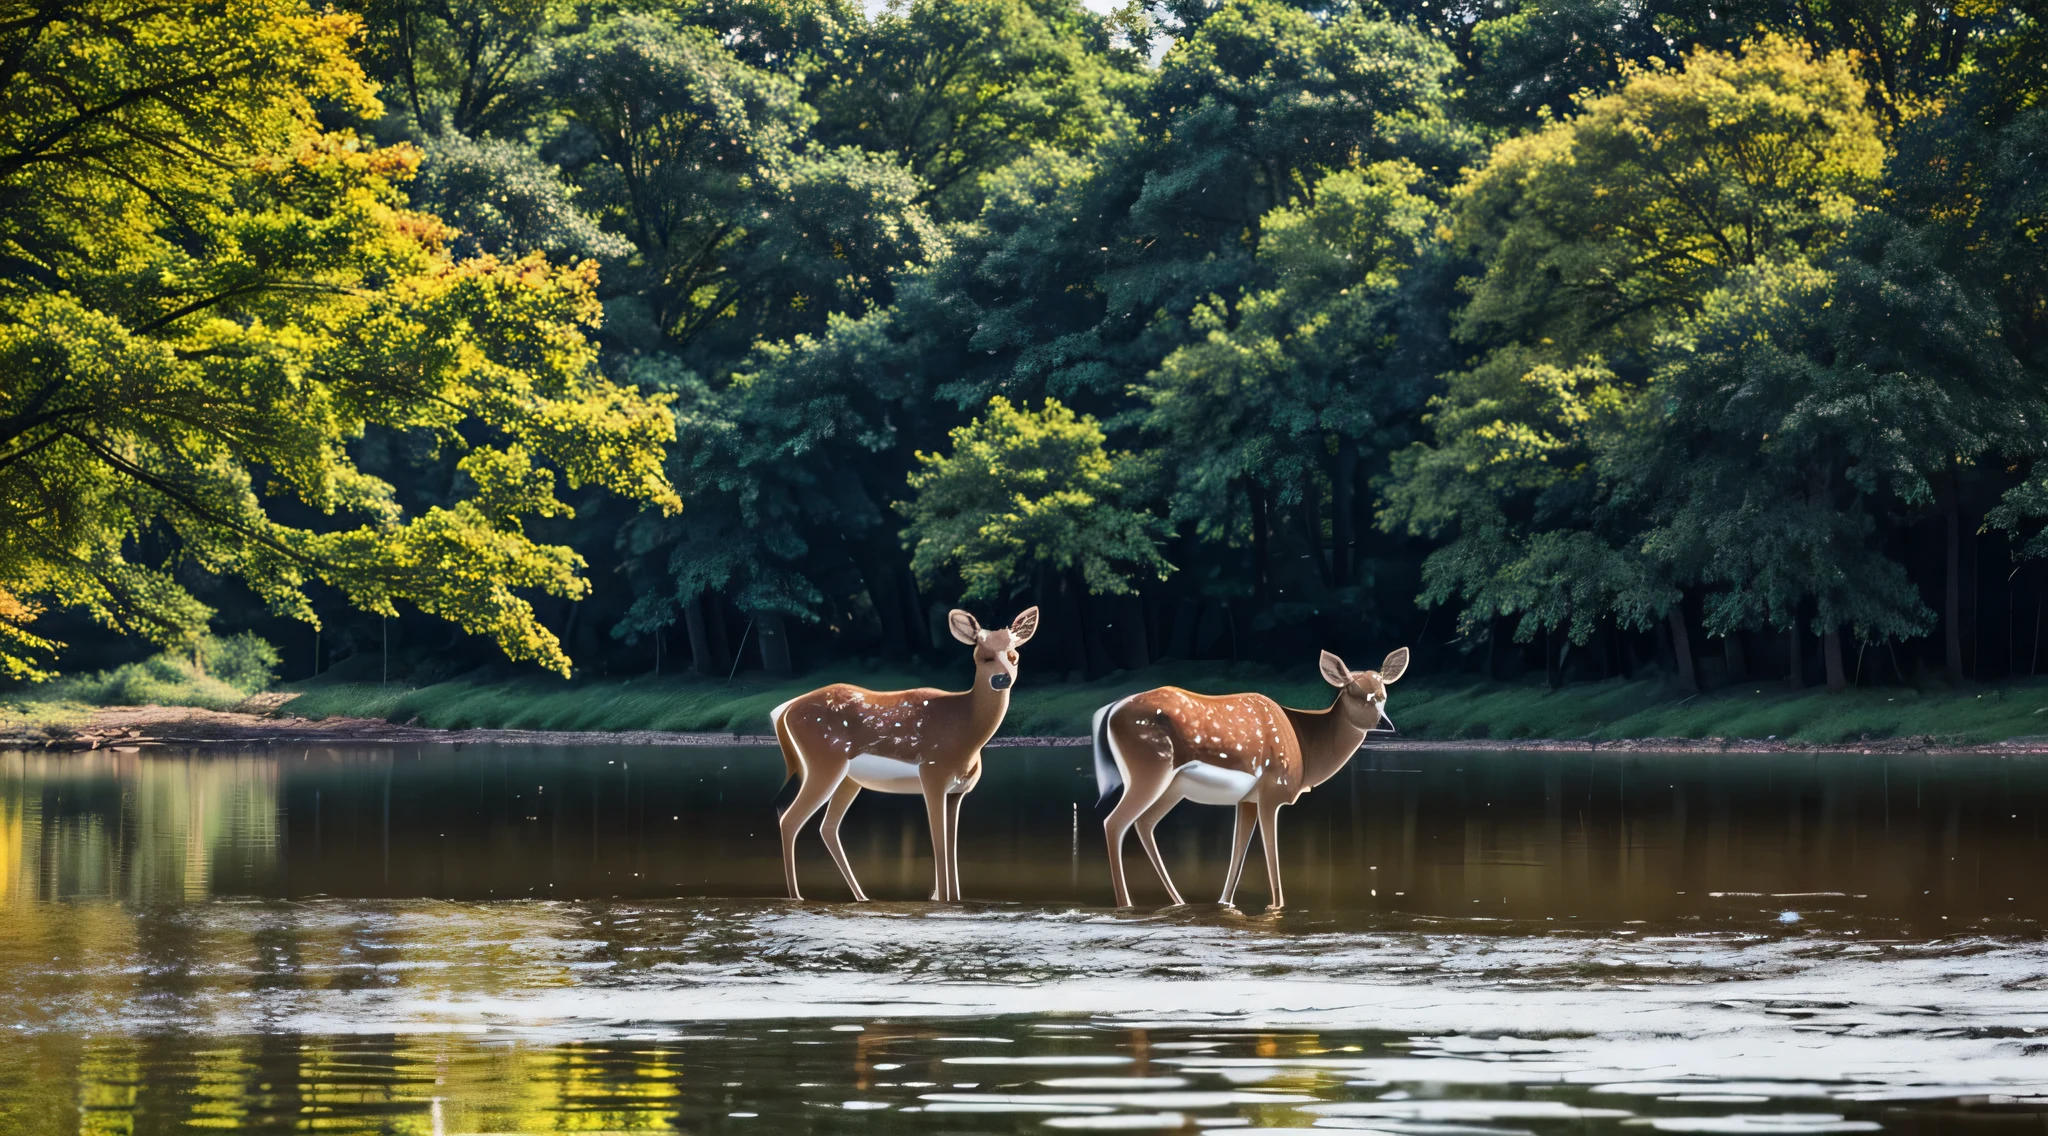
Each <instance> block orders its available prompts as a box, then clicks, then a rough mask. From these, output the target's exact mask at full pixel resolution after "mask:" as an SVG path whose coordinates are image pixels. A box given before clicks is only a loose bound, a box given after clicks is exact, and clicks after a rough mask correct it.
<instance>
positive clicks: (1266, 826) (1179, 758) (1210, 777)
mask: <svg viewBox="0 0 2048 1136" xmlns="http://www.w3.org/2000/svg"><path fill="white" fill-rule="evenodd" d="M1319 669H1320V671H1321V673H1322V676H1323V680H1324V681H1325V682H1328V683H1329V684H1330V685H1331V686H1334V687H1336V688H1337V699H1336V701H1335V702H1332V703H1331V704H1330V706H1329V707H1328V708H1327V709H1323V710H1296V709H1293V708H1291V707H1285V706H1282V705H1280V704H1279V703H1277V702H1275V701H1273V700H1272V699H1270V698H1268V697H1266V696H1265V695H1263V694H1226V695H1217V696H1211V695H1204V694H1195V693H1192V692H1190V691H1186V690H1182V689H1180V688H1178V687H1172V686H1162V687H1159V688H1158V689H1156V690H1147V691H1144V692H1142V693H1139V694H1133V695H1131V696H1129V697H1127V698H1122V699H1119V700H1117V701H1115V702H1112V703H1110V704H1109V705H1107V706H1104V707H1102V708H1101V709H1100V710H1097V711H1096V712H1095V720H1094V737H1095V783H1096V785H1097V786H1098V787H1099V788H1100V789H1101V790H1102V799H1103V800H1104V801H1107V800H1109V798H1110V796H1111V794H1113V793H1114V792H1115V791H1116V789H1117V787H1118V786H1119V785H1121V786H1122V787H1123V798H1122V799H1121V800H1119V801H1118V802H1117V803H1116V806H1115V807H1114V808H1112V809H1111V810H1110V813H1109V816H1108V818H1107V819H1105V820H1104V821H1103V822H1102V828H1103V835H1104V836H1105V837H1107V838H1108V840H1109V879H1110V884H1111V885H1112V886H1113V887H1114V888H1115V890H1116V905H1117V906H1118V907H1129V906H1131V892H1130V888H1129V886H1128V885H1127V884H1126V883H1125V880H1124V854H1123V846H1124V837H1125V835H1126V834H1127V833H1128V832H1129V831H1130V829H1131V828H1132V827H1133V826H1135V827H1136V828H1137V830H1138V843H1139V844H1140V845H1142V846H1143V847H1144V849H1145V856H1146V858H1147V859H1149V860H1151V861H1152V870H1153V871H1156V872H1158V873H1159V879H1160V882H1162V883H1164V884H1165V885H1166V894H1167V895H1168V896H1170V897H1172V900H1173V902H1174V904H1175V905H1179V904H1182V903H1185V902H1186V901H1185V900H1183V899H1182V898H1181V896H1180V889H1178V888H1176V887H1174V886H1173V877H1172V876H1170V875H1168V874H1167V871H1166V861H1165V860H1164V859H1162V858H1161V857H1160V855H1159V845H1158V844H1157V843H1156V842H1155V841H1154V840H1153V837H1152V830H1153V828H1154V827H1155V826H1157V825H1158V824H1159V821H1160V820H1161V819H1162V818H1164V817H1165V816H1166V814H1167V813H1169V812H1171V811H1173V807H1174V806H1175V805H1178V804H1179V803H1181V802H1182V801H1194V802H1195V803H1196V804H1202V805H1232V806H1235V807H1236V808H1237V830H1236V832H1235V833H1234V834H1233V835H1232V836H1231V841H1230V848H1231V853H1230V871H1229V874H1227V875H1226V876H1225V877H1224V880H1223V896H1222V898H1221V899H1219V900H1218V901H1217V902H1218V903H1221V904H1222V905H1224V906H1226V907H1229V906H1233V905H1234V901H1235V898H1236V895H1237V883H1238V878H1239V877H1240V876H1241V875H1242V874H1243V872H1244V858H1245V852H1246V850H1247V849H1248V848H1249V847H1250V845H1251V839H1252V828H1253V826H1254V824H1256V825H1257V828H1258V831H1259V842H1260V843H1261V844H1262V845H1263V846H1264V849H1265V853H1266V881H1267V885H1268V887H1270V888H1271V890H1272V902H1271V903H1270V904H1269V905H1268V907H1267V910H1268V911H1277V910H1279V909H1280V908H1281V907H1282V906H1284V905H1285V904H1286V899H1285V897H1284V895H1283V893H1282V891H1281V888H1280V845H1279V821H1280V807H1281V806H1282V805H1291V804H1293V803H1294V802H1295V801H1296V800H1298V799H1300V797H1301V795H1302V794H1303V793H1306V792H1308V791H1309V790H1311V789H1313V788H1315V787H1316V786H1318V785H1320V784H1322V783H1323V782H1325V781H1328V780H1329V779H1330V778H1331V777H1334V776H1336V774H1337V773H1338V771H1339V770H1342V769H1343V768H1344V766H1345V765H1346V764H1348V763H1349V762H1350V761H1351V756H1352V755H1353V754H1354V753H1356V752H1357V751H1358V747H1359V745H1360V744H1361V743H1363V742H1364V741H1365V738H1366V736H1367V734H1368V733H1371V732H1373V731H1374V730H1376V729H1380V728H1381V724H1382V723H1384V729H1385V730H1386V732H1389V733H1392V732H1396V731H1395V730H1394V722H1393V719H1391V718H1389V717H1387V710H1386V708H1387V687H1388V686H1389V685H1390V684H1392V683H1393V682H1394V681H1395V680H1397V679H1399V678H1400V677H1401V675H1402V672H1404V671H1406V670H1407V669H1408V648H1406V647H1402V648H1401V649H1399V650H1397V651H1394V652H1393V653H1392V654H1389V655H1388V656H1387V658H1386V661H1385V662H1382V663H1381V664H1380V669H1379V670H1377V671H1354V670H1352V669H1351V668H1349V667H1347V666H1346V665H1345V664H1344V660H1343V659H1340V658H1338V657H1337V656H1336V655H1333V654H1331V653H1330V652H1328V651H1324V652H1323V653H1322V656H1321V658H1320V660H1319Z"/></svg>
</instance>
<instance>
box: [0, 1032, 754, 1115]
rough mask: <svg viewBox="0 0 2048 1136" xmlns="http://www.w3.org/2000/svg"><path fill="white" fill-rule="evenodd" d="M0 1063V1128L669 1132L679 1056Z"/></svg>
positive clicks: (382, 1044)
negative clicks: (1, 1068) (310, 1126)
mask: <svg viewBox="0 0 2048 1136" xmlns="http://www.w3.org/2000/svg"><path fill="white" fill-rule="evenodd" d="M0 1065H4V1066H6V1068H7V1071H6V1072H5V1073H0V1128H4V1129H5V1130H7V1131H21V1132H42V1131H51V1132H55V1131H64V1130H71V1128H72V1126H73V1125H74V1124H75V1125H76V1131H78V1132H80V1133H81V1134H101V1133H104V1134H109V1136H111V1134H114V1133H121V1134H124V1136H126V1134H130V1133H136V1132H142V1131H152V1132H155V1131H163V1132H169V1131H180V1130H184V1129H185V1128H187V1127H194V1126H196V1127H206V1128H261V1129H273V1128H274V1129H297V1128H303V1127H305V1126H306V1124H307V1122H308V1121H310V1122H312V1124H313V1126H314V1127H317V1128H318V1129H319V1130H320V1131H323V1132H335V1133H354V1132H362V1133H370V1132H379V1133H389V1132H417V1133H422V1134H424V1133H428V1132H436V1133H438V1132H451V1133H454V1132H539V1131H550V1132H552V1131H599V1132H629V1131H673V1130H674V1128H675V1124H676V1121H677V1118H678V1117H677V1114H678V1110H679V1106H680V1103H681V1102H680V1098H681V1096H682V1092H683V1090H682V1081H683V1075H684V1073H683V1067H682V1062H681V1060H680V1058H679V1055H678V1054H676V1053H673V1052H666V1051H662V1050H658V1049H651V1048H649V1047H643V1046H634V1045H563V1046H543V1045H523V1044H505V1043H498V1044H478V1043H476V1042H473V1041H468V1040H464V1039H461V1038H455V1037H446V1036H441V1037H435V1036H425V1037H421V1038H417V1039H414V1038H403V1039H392V1038H346V1037H344V1038H307V1037H302V1036H262V1037H243V1038H228V1039H215V1038H209V1039H206V1040H205V1041H203V1042H195V1041H194V1039H192V1038H190V1037H188V1036H184V1035H178V1034H167V1035H153V1036H142V1037H94V1038H90V1039H79V1038H77V1037H75V1036H62V1035H57V1036H47V1037H37V1038H27V1039H15V1040H12V1041H8V1042H6V1043H5V1044H4V1045H0ZM699 1072H702V1070H699ZM728 1076H730V1074H728ZM699 1107H702V1105H701V1102H700V1106H699Z"/></svg>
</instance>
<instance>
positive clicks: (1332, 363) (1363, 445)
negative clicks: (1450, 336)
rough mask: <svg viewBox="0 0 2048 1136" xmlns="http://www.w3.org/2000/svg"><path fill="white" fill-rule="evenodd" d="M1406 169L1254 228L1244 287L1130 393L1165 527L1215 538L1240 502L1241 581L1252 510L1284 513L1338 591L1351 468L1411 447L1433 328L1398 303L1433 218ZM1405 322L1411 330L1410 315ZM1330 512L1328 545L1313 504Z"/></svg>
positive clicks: (1345, 185) (1202, 316)
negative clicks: (1166, 494) (1254, 277)
mask: <svg viewBox="0 0 2048 1136" xmlns="http://www.w3.org/2000/svg"><path fill="white" fill-rule="evenodd" d="M1424 180H1425V179H1424V177H1423V175H1422V173H1421V171H1420V170H1418V169H1416V168H1415V167H1414V166H1413V165H1410V164H1408V163H1406V162H1382V163H1379V164H1376V165H1374V166H1371V167H1369V168H1366V169H1362V170H1342V171H1339V172H1336V173H1332V174H1329V175H1327V176H1325V177H1323V178H1322V179H1320V180H1319V181H1318V182H1317V183H1316V184H1315V185H1314V186H1313V187H1312V189H1311V191H1310V192H1309V193H1308V194H1307V195H1306V196H1305V199H1304V200H1303V201H1302V203H1301V204H1299V205H1295V206H1283V207H1281V208H1280V209H1277V210H1274V211H1273V212H1272V213H1270V214H1268V215H1267V217H1266V218H1265V219H1264V220H1263V221H1262V224H1261V236H1260V240H1259V249H1258V262H1259V266H1260V269H1261V271H1260V277H1261V278H1262V280H1264V281H1266V282H1269V284H1270V286H1268V287H1265V288H1261V289H1258V290H1254V291H1249V292H1248V293H1247V294H1246V295H1244V296H1243V298H1242V299H1241V300H1239V301H1238V303H1237V304H1236V305H1235V309H1236V310H1235V312H1233V311H1232V310H1231V305H1230V304H1229V303H1227V302H1226V301H1224V300H1223V299H1222V298H1221V297H1217V298H1214V299H1212V301H1211V302H1210V303H1208V304H1206V305H1204V306H1203V307H1202V308H1199V309H1197V311H1196V313H1195V318H1194V321H1193V322H1194V326H1195V329H1196V330H1197V331H1201V332H1205V333H1206V334H1205V335H1204V337H1203V338H1202V339H1199V340H1196V341H1194V342H1192V343H1189V344H1188V345H1186V346H1184V347H1181V348H1179V349H1177V350H1175V351H1174V352H1173V353H1172V354H1170V355H1168V356H1167V357H1166V359H1165V360H1164V361H1163V362H1161V364H1160V365H1159V368H1158V370H1156V371H1154V372H1153V373H1152V374H1151V375H1149V376H1147V377H1146V379H1145V381H1144V382H1143V383H1141V384H1139V385H1138V386H1137V387H1136V388H1135V393H1136V394H1137V395H1138V397H1139V398H1140V399H1141V400H1142V401H1143V402H1144V403H1145V404H1146V407H1147V409H1146V410H1145V411H1143V418H1142V420H1143V422H1144V424H1145V426H1146V429H1147V431H1148V433H1149V434H1150V435H1151V436H1152V437H1154V438H1156V439H1157V443H1156V444H1157V452H1158V453H1159V454H1160V455H1161V456H1163V457H1164V458H1165V459H1166V460H1165V462H1164V465H1165V467H1166V468H1167V469H1169V470H1170V471H1171V473H1170V485H1171V487H1172V493H1173V515H1174V517H1175V519H1177V520H1180V521H1183V522H1186V523H1189V524H1193V525H1196V526H1198V527H1199V528H1201V529H1203V530H1213V531H1210V532H1209V535H1211V536H1212V537H1214V538H1215V539H1225V538H1227V537H1229V536H1231V535H1234V534H1231V533H1229V532H1228V531H1226V530H1227V529H1228V528H1230V527H1232V526H1230V525H1229V524H1228V521H1229V519H1231V518H1233V517H1239V516H1243V515H1245V513H1246V510H1244V509H1241V508H1240V507H1239V506H1238V503H1237V499H1238V497H1239V495H1240V494H1247V495H1249V497H1250V500H1249V505H1250V508H1249V510H1248V512H1249V516H1250V525H1249V526H1248V527H1249V528H1250V532H1249V536H1250V541H1251V543H1252V545H1253V546H1254V548H1255V554H1254V557H1253V571H1254V572H1255V573H1256V574H1257V575H1258V577H1259V579H1260V581H1261V583H1263V581H1264V578H1265V577H1266V575H1267V573H1268V571H1269V563H1270V560H1269V557H1268V556H1267V555H1266V544H1267V540H1268V535H1267V532H1266V528H1267V525H1268V524H1269V521H1268V516H1267V513H1268V510H1269V509H1271V508H1274V507H1277V506H1282V505H1285V506H1296V507H1300V510H1301V515H1302V517H1303V518H1304V520H1305V521H1306V532H1305V534H1304V535H1305V536H1306V538H1307V542H1308V545H1309V547H1310V549H1311V555H1312V558H1313V559H1314V560H1315V561H1316V567H1317V569H1318V572H1319V574H1320V582H1321V584H1322V585H1323V587H1324V588H1325V589H1326V590H1328V589H1334V588H1342V587H1348V586H1350V585H1351V584H1352V583H1353V582H1354V581H1353V572H1352V566H1353V564H1354V563H1355V560H1354V558H1355V554H1356V551H1357V550H1356V548H1355V543H1356V542H1355V532H1354V527H1353V526H1354V522H1355V520H1356V519H1357V513H1358V511H1359V494H1358V487H1359V486H1358V479H1359V467H1360V465H1361V463H1362V462H1364V461H1367V460H1369V459H1370V458H1377V457H1379V456H1380V455H1381V454H1382V453H1384V451H1386V450H1387V449H1390V448H1393V447H1394V446H1397V445H1401V444H1405V443H1406V442H1408V441H1411V440H1412V438H1413V435H1412V434H1409V433H1408V431H1407V424H1408V423H1409V422H1410V421H1412V418H1413V415H1414V413H1415V411H1416V410H1417V409H1418V408H1419V407H1420V405H1421V403H1422V400H1423V397H1424V390H1425V387H1426V384H1427V383H1428V381H1429V379H1430V377H1431V376H1432V375H1433V374H1434V373H1435V371H1436V370H1437V369H1438V367H1439V366H1440V365H1441V364H1442V362H1443V359H1442V358H1441V356H1440V355H1439V354H1438V353H1437V352H1435V351H1433V350H1431V347H1432V346H1433V345H1437V344H1441V343H1443V336H1442V334H1441V331H1440V328H1439V327H1433V326H1432V322H1433V321H1431V320H1430V319H1429V318H1428V317H1426V316H1421V313H1418V312H1417V311H1416V310H1415V308H1414V307H1413V306H1412V305H1411V304H1410V303H1409V302H1408V301H1410V300H1411V299H1412V298H1413V295H1414V292H1413V289H1414V286H1415V284H1416V283H1417V282H1416V281H1415V280H1413V279H1411V272H1412V271H1413V270H1414V269H1416V268H1417V266H1418V265H1420V264H1421V263H1422V262H1423V261H1424V260H1426V259H1430V258H1432V257H1434V256H1435V254H1436V250H1435V248H1434V247H1433V246H1434V244H1435V234H1434V230H1435V227H1436V220H1437V212H1438V211H1437V209H1436V207H1435V206H1434V205H1433V204H1432V203H1431V202H1430V201H1429V200H1428V199H1427V198H1425V197H1423V196H1420V195H1419V194H1417V193H1416V192H1414V188H1415V187H1416V186H1417V185H1418V184H1419V183H1421V182H1423V181H1424ZM1418 316H1421V318H1415V317H1418ZM1325 496H1327V497H1328V498H1329V500H1330V521H1331V532H1330V537H1329V540H1328V544H1329V546H1330V547H1328V548H1327V549H1326V548H1325V539H1324V537H1323V533H1322V523H1323V510H1322V508H1321V506H1320V503H1319V499H1321V498H1323V497H1325Z"/></svg>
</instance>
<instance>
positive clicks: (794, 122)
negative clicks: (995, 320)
mask: <svg viewBox="0 0 2048 1136" xmlns="http://www.w3.org/2000/svg"><path fill="white" fill-rule="evenodd" d="M555 59H556V66H555V69H554V71H553V73H552V79H551V82H552V83H553V86H554V90H555V92H556V96H557V98H558V99H559V100H560V106H561V108H562V110H563V112H564V113H565V114H567V115H568V116H569V119H570V121H571V123H572V126H573V127H574V129H573V130H572V131H571V135H570V137H569V138H568V139H567V140H565V141H564V142H563V143H562V146H563V147H564V148H565V149H567V150H571V151H573V150H575V149H576V143H577V140H578V139H582V140H583V141H584V142H585V143H587V145H586V147H585V157H584V158H582V159H578V160H573V161H571V162H570V163H569V164H568V168H569V170H570V173H571V175H572V177H573V178H574V179H575V180H576V181H577V182H578V183H579V184H581V185H582V186H583V187H584V193H585V197H584V201H585V202H586V207H587V208H589V209H591V210H592V211H593V212H594V213H595V214H596V215H597V216H598V218H599V219H600V220H601V221H602V223H603V224H604V225H605V227H606V228H607V229H609V230H611V231H612V232H615V233H618V234H620V235H622V236H624V237H625V238H627V239H628V240H630V241H631V242H632V244H633V245H634V247H635V249H636V252H635V254H634V255H633V256H632V257H630V258H628V259H627V260H626V261H625V262H624V263H623V264H621V265H619V266H618V267H616V268H614V269H613V270H612V271H611V273H610V275H609V276H608V278H607V283H606V290H607V291H608V292H610V293H612V294H613V295H614V297H615V298H614V299H612V300H611V301H610V302H609V304H608V308H607V311H608V315H609V316H610V317H611V318H612V320H613V322H614V325H615V327H614V329H613V331H612V335H613V336H614V338H615V339H617V340H619V341H620V342H622V343H623V344H625V345H627V346H630V347H634V348H639V349H666V350H680V351H684V352H686V353H687V355H688V356H689V358H690V361H691V363H692V364H693V365H694V366H697V367H699V368H700V369H701V368H705V367H707V366H708V367H711V368H714V369H722V368H723V367H729V366H731V365H732V364H733V363H734V362H735V361H737V360H738V359H739V358H740V357H741V356H742V355H744V354H745V352H746V351H747V350H748V349H750V348H751V347H752V345H753V344H754V343H756V342H758V341H761V340H764V339H765V340H779V339H787V338H789V337H791V336H793V335H796V334H799V333H803V332H816V331H819V330H822V329H823V327H824V325H825V322H826V319H827V317H828V316H829V314H830V313H833V312H843V311H849V310H851V311H858V310H860V309H862V308H864V307H865V306H866V305H868V304H871V303H886V302H887V300H888V298H889V282H890V277H891V273H892V272H893V271H895V270H896V269H898V268H900V267H902V266H903V265H905V264H907V263H914V262H916V261H919V260H922V259H924V258H925V257H926V256H928V255H930V254H932V253H933V252H935V251H937V250H938V249H939V248H940V247H942V242H941V241H940V238H939V236H938V233H937V231H936V230H935V229H934V228H933V227H932V226H931V224H930V223H929V222H928V221H927V220H926V218H925V217H924V215H923V213H922V211H921V210H919V209H918V208H917V207H916V205H915V199H916V197H917V196H918V186H917V183H916V180H915V179H914V178H912V177H911V176H910V175H909V174H908V173H907V172H905V171H904V170H903V169H902V168H901V167H898V166H896V165H895V164H893V163H892V162H890V161H888V160H886V159H884V158H880V157H877V156H875V155H872V154H868V153H866V152H864V151H861V150H859V149H855V148H853V147H839V148H836V149H826V148H824V147H820V146H815V145H813V144H812V143H811V141H810V138H809V133H810V129H811V126H812V124H813V122H814V121H815V118H816V114H815V112H814V111H812V109H811V108H810V107H808V106H807V105H805V104H804V103H803V102H802V100H801V98H800V94H801V91H800V88H799V87H798V86H797V85H796V83H795V82H794V81H793V80H791V79H789V78H786V77H783V76H781V75H777V74H775V73H772V72H768V71H763V70H760V69H757V68H754V67H750V66H748V65H747V64H746V63H744V62H742V61H741V60H740V59H739V58H738V57H736V56H735V55H733V53H732V52H731V51H729V50H728V49H727V48H726V47H725V46H723V45H722V44H721V43H720V42H719V39H718V37H717V35H716V34H714V33H713V32H711V31H710V30H708V29H705V28H701V27H694V26H685V25H682V24H680V23H678V22H677V21H675V20H673V19H670V18H668V17H666V16H662V15H656V14H648V13H629V14H626V15H621V16H616V17H612V18H608V19H605V20H603V21H600V22H599V23H597V24H596V25H595V26H593V27H592V28H591V29H590V30H589V31H587V32H584V33H582V34H581V35H578V36H576V37H573V38H571V39H568V40H566V41H563V42H562V43H561V44H560V45H559V46H558V47H557V49H556V51H555Z"/></svg>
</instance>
